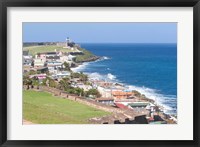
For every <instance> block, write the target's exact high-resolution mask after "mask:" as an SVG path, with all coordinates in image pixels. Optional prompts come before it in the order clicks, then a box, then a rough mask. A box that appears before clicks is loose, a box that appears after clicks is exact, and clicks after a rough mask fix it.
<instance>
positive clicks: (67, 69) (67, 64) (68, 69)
mask: <svg viewBox="0 0 200 147" xmlns="http://www.w3.org/2000/svg"><path fill="white" fill-rule="evenodd" d="M63 65H64V70H66V71H71V69H70V65H69V63H67V62H64V63H63Z"/></svg>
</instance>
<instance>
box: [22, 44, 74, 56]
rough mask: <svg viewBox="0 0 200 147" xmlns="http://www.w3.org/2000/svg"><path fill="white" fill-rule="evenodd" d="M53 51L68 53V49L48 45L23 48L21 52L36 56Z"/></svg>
mask: <svg viewBox="0 0 200 147" xmlns="http://www.w3.org/2000/svg"><path fill="white" fill-rule="evenodd" d="M55 49H56V50H57V51H63V52H69V51H70V50H69V49H66V48H63V47H60V46H56V45H49V46H30V47H24V48H23V50H24V51H26V50H29V52H30V54H31V55H36V53H42V52H54V51H55Z"/></svg>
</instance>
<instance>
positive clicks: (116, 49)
mask: <svg viewBox="0 0 200 147" xmlns="http://www.w3.org/2000/svg"><path fill="white" fill-rule="evenodd" d="M80 45H81V47H82V48H85V49H87V50H89V51H91V52H92V53H93V54H95V55H97V56H101V57H102V58H101V59H100V60H98V61H95V62H88V63H84V64H83V65H81V66H79V67H78V68H75V69H73V70H74V71H77V72H80V71H81V72H84V73H87V74H88V75H89V77H90V78H98V79H103V80H106V81H113V82H119V83H122V84H125V85H126V86H127V88H128V89H134V90H138V91H140V92H141V93H142V94H145V95H146V96H147V97H148V98H151V99H154V100H155V101H156V103H158V104H159V105H161V106H163V107H164V108H165V109H164V111H165V112H166V113H169V114H175V115H176V113H177V45H176V44H125V43H124V44H120V43H117V44H114V43H106V44H92V43H91V44H90V43H87V44H86V43H84V44H83V43H81V44H80Z"/></svg>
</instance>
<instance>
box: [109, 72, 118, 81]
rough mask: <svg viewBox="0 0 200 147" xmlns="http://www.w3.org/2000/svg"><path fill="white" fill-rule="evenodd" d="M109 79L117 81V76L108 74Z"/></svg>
mask: <svg viewBox="0 0 200 147" xmlns="http://www.w3.org/2000/svg"><path fill="white" fill-rule="evenodd" d="M107 78H108V79H110V80H115V79H116V76H115V75H113V74H111V73H108V74H107Z"/></svg>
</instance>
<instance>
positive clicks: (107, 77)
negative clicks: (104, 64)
mask: <svg viewBox="0 0 200 147" xmlns="http://www.w3.org/2000/svg"><path fill="white" fill-rule="evenodd" d="M86 74H88V76H89V78H90V79H95V80H105V81H110V82H114V81H116V76H115V75H113V74H111V73H108V74H105V75H103V74H99V73H97V72H94V73H86Z"/></svg>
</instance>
